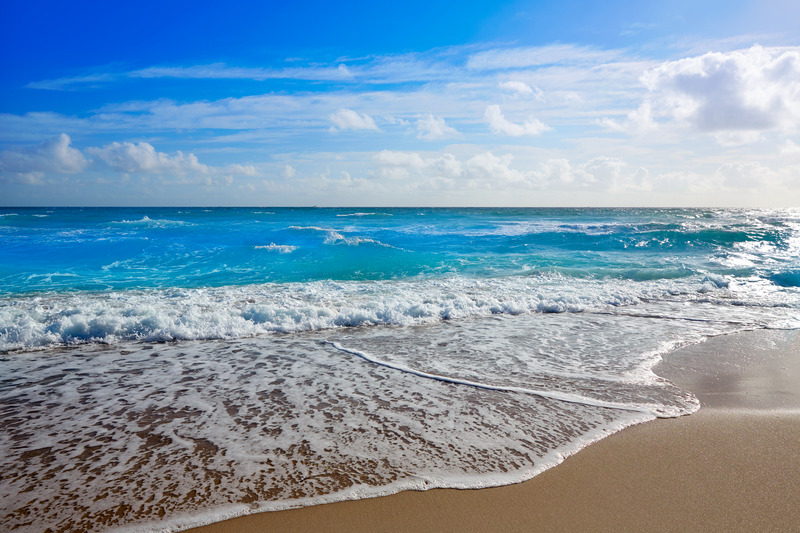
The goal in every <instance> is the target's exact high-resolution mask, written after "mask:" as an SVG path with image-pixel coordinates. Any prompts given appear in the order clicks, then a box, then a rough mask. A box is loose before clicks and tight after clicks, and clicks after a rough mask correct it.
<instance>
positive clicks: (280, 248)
mask: <svg viewBox="0 0 800 533" xmlns="http://www.w3.org/2000/svg"><path fill="white" fill-rule="evenodd" d="M253 248H254V249H256V250H267V251H270V252H278V253H281V254H290V253H292V252H294V251H295V250H297V246H292V245H291V244H275V243H274V242H273V243H270V244H267V245H258V246H253Z"/></svg>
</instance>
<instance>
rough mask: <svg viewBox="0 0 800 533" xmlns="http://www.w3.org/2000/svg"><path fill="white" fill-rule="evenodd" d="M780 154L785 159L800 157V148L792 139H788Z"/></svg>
mask: <svg viewBox="0 0 800 533" xmlns="http://www.w3.org/2000/svg"><path fill="white" fill-rule="evenodd" d="M778 153H779V154H780V155H781V156H783V157H800V146H798V145H797V144H796V143H794V142H792V140H791V139H786V142H785V143H783V145H781V147H780V150H779V152H778Z"/></svg>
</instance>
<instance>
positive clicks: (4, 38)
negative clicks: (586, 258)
mask: <svg viewBox="0 0 800 533" xmlns="http://www.w3.org/2000/svg"><path fill="white" fill-rule="evenodd" d="M75 4H76V3H65V2H29V3H24V4H23V3H12V2H4V3H3V4H2V5H0V50H2V52H1V54H2V55H0V61H2V65H0V73H2V74H0V205H354V206H356V205H520V206H528V205H530V206H539V205H541V206H550V205H579V206H583V205H597V206H605V205H623V206H624V205H637V206H638V205H652V206H663V205H679V206H706V205H723V206H732V205H743V206H750V205H753V206H798V205H800V131H798V126H799V125H800V30H798V29H797V27H796V26H797V24H796V21H797V20H800V6H798V5H797V3H796V2H790V1H776V0H772V1H766V2H764V1H761V2H758V3H756V2H752V1H747V2H744V1H733V2H731V1H728V2H721V1H720V2H717V1H714V2H696V1H694V2H689V1H677V2H603V3H599V2H581V1H562V2H531V1H527V2H525V1H519V2H472V3H467V4H465V3H462V2H458V3H457V2H449V1H448V2H436V3H433V2H421V1H417V0H409V1H406V2H402V3H394V4H388V3H379V2H348V3H346V4H335V3H331V2H311V1H307V2H293V3H289V5H284V4H283V3H280V4H279V3H269V2H253V3H241V2H238V3H237V2H232V3H229V5H228V4H226V5H224V6H221V5H220V4H219V3H213V4H212V3H210V2H197V1H195V2H168V1H162V2H139V3H136V4H135V5H133V4H119V5H117V4H109V3H106V2H82V3H77V5H75Z"/></svg>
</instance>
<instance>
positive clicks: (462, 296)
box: [0, 208, 800, 531]
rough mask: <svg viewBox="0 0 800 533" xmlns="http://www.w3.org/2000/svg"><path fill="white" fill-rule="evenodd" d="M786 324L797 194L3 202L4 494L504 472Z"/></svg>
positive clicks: (191, 491) (578, 441)
mask: <svg viewBox="0 0 800 533" xmlns="http://www.w3.org/2000/svg"><path fill="white" fill-rule="evenodd" d="M765 328H770V329H797V328H800V210H798V209H763V210H754V209H425V208H405V209H390V208H370V209H367V208H360V209H332V208H331V209H316V208H308V209H299V208H298V209H289V208H257V209H256V208H248V209H244V208H236V209H233V208H231V209H227V208H224V209H223V208H218V209H201V208H170V209H159V208H108V209H106V208H86V209H79V208H36V209H33V208H0V427H2V431H0V515H1V516H2V520H3V522H4V523H5V524H6V526H7V527H8V528H9V529H14V528H17V530H18V531H42V530H45V529H46V528H52V529H53V530H59V529H65V530H82V529H85V528H87V527H89V525H92V524H93V525H94V527H98V525H103V526H105V527H118V526H125V527H131V528H133V529H134V530H149V529H152V530H158V529H160V528H174V529H180V528H182V527H186V526H189V525H199V524H202V523H207V522H212V521H216V520H219V519H222V518H225V517H228V516H234V515H237V514H246V513H250V512H256V511H259V510H270V509H283V508H288V507H295V506H301V505H311V504H315V503H322V502H328V501H336V500H341V499H353V498H364V497H371V496H376V495H381V494H389V493H392V492H397V491H400V490H404V489H425V488H432V487H461V488H468V487H485V486H492V485H498V484H506V483H512V482H517V481H520V480H524V479H527V478H530V477H532V476H534V475H536V474H537V473H539V472H541V471H543V470H545V469H547V468H550V467H552V466H554V465H556V464H558V463H559V462H560V461H561V460H562V459H563V458H564V457H565V456H566V455H569V454H571V453H573V452H575V451H577V450H579V449H581V448H582V447H584V446H586V445H588V444H589V443H591V442H593V441H596V440H598V439H600V438H602V437H604V436H606V435H608V434H610V433H613V432H615V431H618V430H620V429H622V428H624V427H626V426H629V425H631V424H635V423H638V422H642V421H646V420H650V419H653V418H655V417H672V416H679V415H684V414H689V413H692V412H694V411H695V410H697V409H698V406H699V405H698V402H697V400H696V398H695V397H694V396H693V395H692V393H691V392H690V391H685V390H681V389H679V388H677V387H675V386H674V385H672V384H671V383H670V382H668V381H666V380H664V379H662V378H659V377H658V376H656V375H655V374H654V373H653V372H652V370H651V369H652V367H653V366H654V365H655V364H656V363H657V362H658V361H659V360H660V359H661V357H662V356H663V355H664V354H666V353H668V352H670V351H671V350H674V349H676V348H678V347H680V346H684V345H688V344H692V343H698V342H702V341H703V340H704V339H706V338H708V337H710V336H716V335H722V334H726V333H733V332H738V331H744V330H754V329H765Z"/></svg>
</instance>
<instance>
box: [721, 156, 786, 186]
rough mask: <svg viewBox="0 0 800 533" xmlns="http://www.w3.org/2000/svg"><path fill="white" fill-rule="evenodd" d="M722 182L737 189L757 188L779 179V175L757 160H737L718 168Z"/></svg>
mask: <svg viewBox="0 0 800 533" xmlns="http://www.w3.org/2000/svg"><path fill="white" fill-rule="evenodd" d="M717 176H719V177H720V178H722V183H723V184H724V185H725V186H727V187H731V188H735V189H757V188H760V187H763V186H764V185H766V184H767V183H768V182H771V181H778V175H777V174H776V173H775V172H774V171H773V170H771V169H769V168H767V167H765V166H763V165H762V164H760V163H757V162H748V163H742V162H736V163H729V164H725V165H722V166H721V167H720V168H719V169H717Z"/></svg>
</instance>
